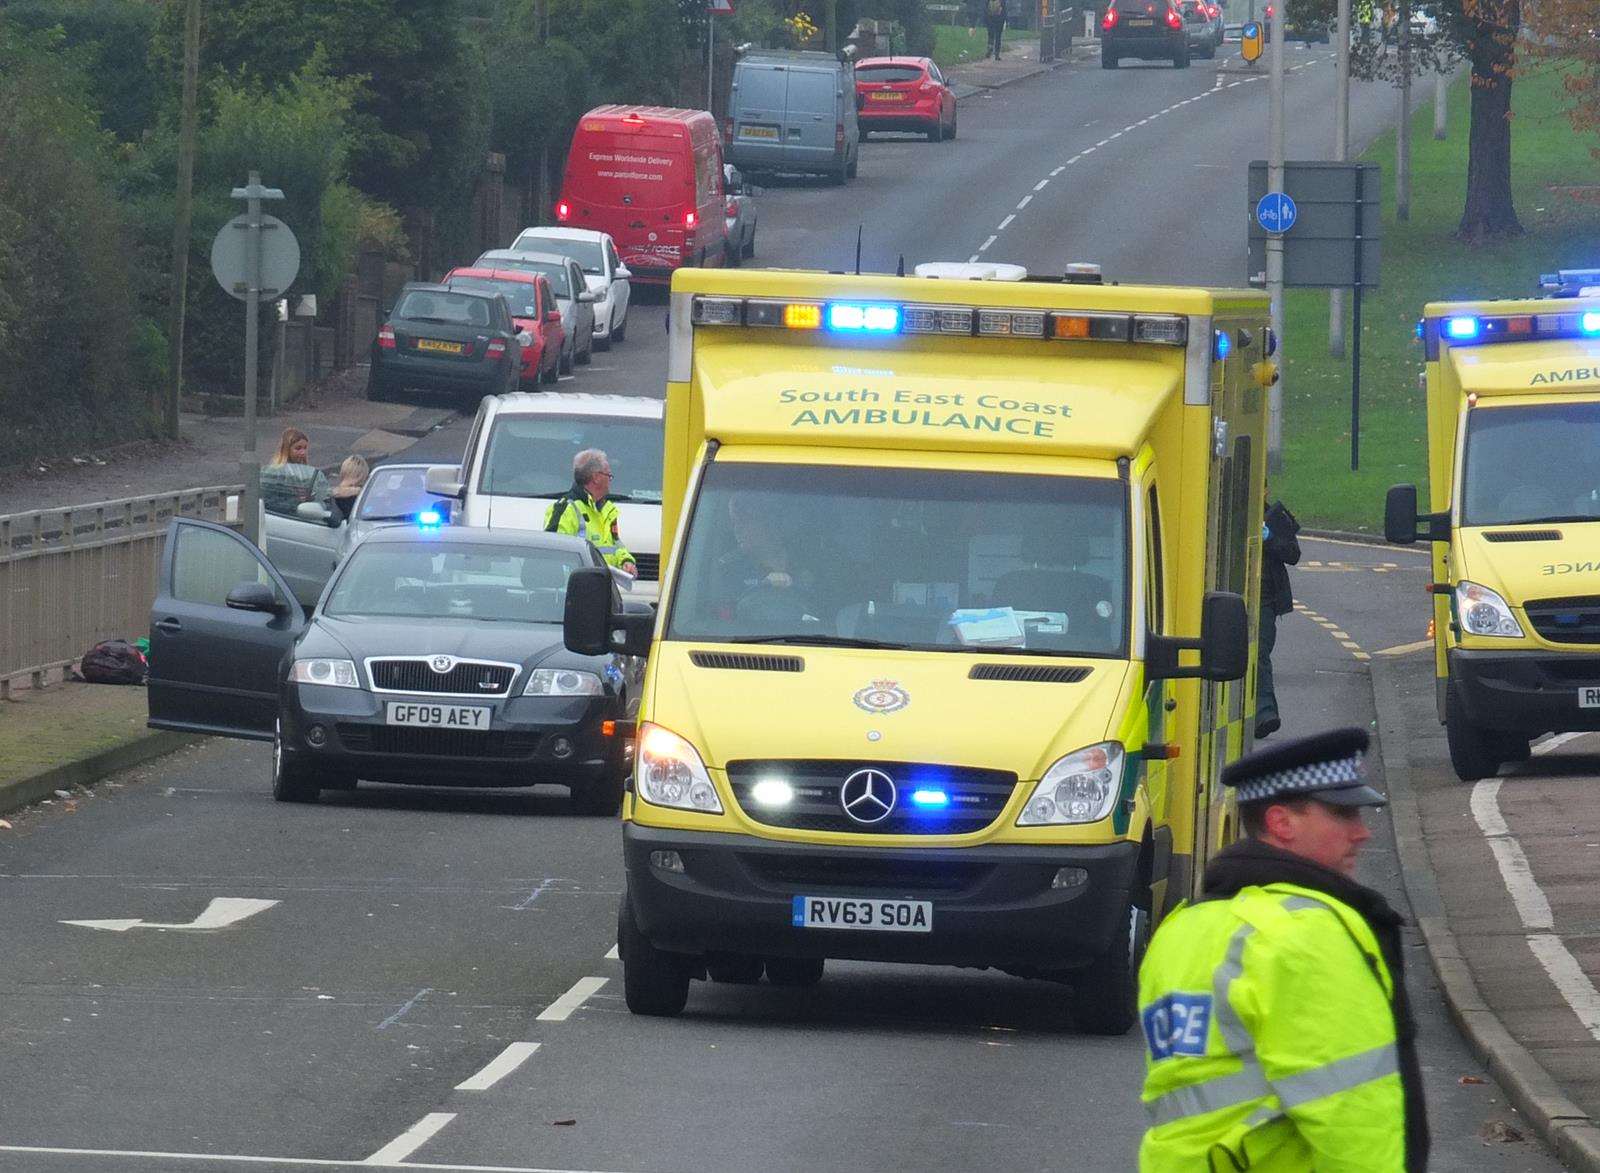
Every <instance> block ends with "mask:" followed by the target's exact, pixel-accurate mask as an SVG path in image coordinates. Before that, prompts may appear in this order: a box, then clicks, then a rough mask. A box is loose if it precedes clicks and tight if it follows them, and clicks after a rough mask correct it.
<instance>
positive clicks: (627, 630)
mask: <svg viewBox="0 0 1600 1173" xmlns="http://www.w3.org/2000/svg"><path fill="white" fill-rule="evenodd" d="M654 631H655V615H654V614H653V613H651V614H643V613H639V612H637V611H634V610H632V609H630V608H628V607H627V606H625V605H624V603H623V601H622V595H621V593H620V592H619V591H618V590H617V583H616V579H615V578H613V577H612V574H611V570H610V568H609V567H603V566H587V567H584V568H583V569H582V570H574V571H573V572H572V575H571V577H569V578H568V579H567V603H566V611H565V613H564V614H563V616H562V621H561V638H562V642H563V643H564V644H565V645H566V647H567V650H568V651H569V652H576V653H577V654H578V655H580V656H608V655H611V654H612V653H614V652H620V653H621V654H623V655H625V656H643V655H646V654H648V653H649V651H650V639H651V636H652V635H653V634H654Z"/></svg>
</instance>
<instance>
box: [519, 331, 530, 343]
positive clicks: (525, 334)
mask: <svg viewBox="0 0 1600 1173" xmlns="http://www.w3.org/2000/svg"><path fill="white" fill-rule="evenodd" d="M517 345H518V346H532V345H533V334H532V333H531V332H529V331H527V330H523V331H521V332H520V333H519V334H518V335H517Z"/></svg>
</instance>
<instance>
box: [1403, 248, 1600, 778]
mask: <svg viewBox="0 0 1600 1173" xmlns="http://www.w3.org/2000/svg"><path fill="white" fill-rule="evenodd" d="M1545 285H1546V287H1547V288H1549V289H1550V290H1552V292H1555V293H1556V294H1557V296H1555V297H1547V298H1539V299H1524V300H1516V301H1473V302H1438V303H1434V304H1431V305H1429V306H1428V307H1427V309H1426V310H1425V311H1424V316H1423V318H1422V321H1421V322H1420V323H1418V334H1419V336H1420V338H1421V340H1422V344H1423V348H1424V353H1425V355H1426V375H1425V382H1426V385H1427V397H1428V481H1429V497H1430V503H1429V510H1428V511H1427V512H1422V513H1419V512H1418V505H1417V490H1416V486H1414V485H1396V486H1394V487H1393V488H1392V489H1390V490H1389V496H1388V500H1387V502H1386V505H1385V510H1384V533H1385V536H1386V537H1387V538H1388V539H1389V540H1390V541H1391V542H1398V543H1410V542H1415V541H1417V540H1418V539H1419V538H1420V539H1422V540H1424V541H1431V542H1432V544H1433V582H1432V584H1431V586H1430V589H1431V590H1432V592H1433V616H1434V624H1433V626H1434V669H1435V671H1434V675H1435V683H1436V689H1435V691H1436V699H1437V702H1438V708H1439V720H1440V721H1441V722H1443V724H1444V727H1445V733H1446V737H1447V740H1448V742H1449V746H1450V762H1451V765H1453V766H1454V767H1455V771H1456V773H1457V774H1458V775H1460V777H1461V778H1462V780H1464V781H1468V782H1470V781H1474V780H1476V779H1478V778H1485V777H1489V776H1490V775H1492V774H1494V773H1495V772H1496V771H1498V770H1499V768H1500V767H1501V765H1503V764H1504V763H1506V762H1515V761H1522V760H1524V759H1525V758H1527V756H1528V752H1529V742H1530V740H1531V739H1532V738H1533V737H1536V736H1538V735H1540V734H1542V733H1549V732H1565V731H1576V730H1591V729H1600V542H1597V539H1600V270H1593V271H1564V272H1562V273H1559V274H1555V275H1552V276H1549V277H1546V278H1545Z"/></svg>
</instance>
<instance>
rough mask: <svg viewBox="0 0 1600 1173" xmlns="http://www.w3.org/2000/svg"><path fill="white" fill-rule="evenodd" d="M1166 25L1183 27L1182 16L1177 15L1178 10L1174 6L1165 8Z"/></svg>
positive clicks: (1176, 27) (1175, 27)
mask: <svg viewBox="0 0 1600 1173" xmlns="http://www.w3.org/2000/svg"><path fill="white" fill-rule="evenodd" d="M1167 27H1168V28H1174V29H1181V28H1182V27H1183V17H1181V16H1179V15H1178V10H1177V9H1176V8H1169V9H1167Z"/></svg>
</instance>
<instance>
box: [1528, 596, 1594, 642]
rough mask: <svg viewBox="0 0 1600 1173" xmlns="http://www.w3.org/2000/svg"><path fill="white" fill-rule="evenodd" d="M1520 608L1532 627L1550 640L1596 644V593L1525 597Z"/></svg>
mask: <svg viewBox="0 0 1600 1173" xmlns="http://www.w3.org/2000/svg"><path fill="white" fill-rule="evenodd" d="M1523 610H1525V611H1526V612H1527V613H1528V622H1529V623H1531V624H1533V629H1534V630H1535V631H1537V632H1538V633H1539V634H1540V635H1541V636H1543V637H1544V638H1545V639H1547V640H1549V641H1550V642H1551V643H1557V644H1600V596H1594V595H1584V596H1580V597H1577V598H1570V599H1529V600H1528V602H1527V603H1526V604H1524V606H1523Z"/></svg>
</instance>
